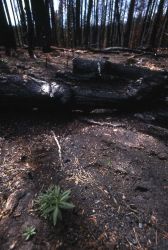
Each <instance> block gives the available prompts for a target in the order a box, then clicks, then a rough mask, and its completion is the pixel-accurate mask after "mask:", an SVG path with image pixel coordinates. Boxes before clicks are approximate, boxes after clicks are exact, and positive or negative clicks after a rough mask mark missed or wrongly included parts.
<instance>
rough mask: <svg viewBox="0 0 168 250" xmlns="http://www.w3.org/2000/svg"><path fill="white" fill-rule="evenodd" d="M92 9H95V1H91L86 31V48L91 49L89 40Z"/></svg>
mask: <svg viewBox="0 0 168 250" xmlns="http://www.w3.org/2000/svg"><path fill="white" fill-rule="evenodd" d="M92 7H93V0H89V3H88V12H87V20H86V30H85V46H86V47H90V44H89V38H90V19H91V13H92Z"/></svg>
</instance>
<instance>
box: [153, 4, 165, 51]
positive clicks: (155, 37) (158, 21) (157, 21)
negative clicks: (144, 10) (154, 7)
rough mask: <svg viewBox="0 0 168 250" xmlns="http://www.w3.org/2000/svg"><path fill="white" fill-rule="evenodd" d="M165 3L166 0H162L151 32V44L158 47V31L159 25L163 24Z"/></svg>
mask: <svg viewBox="0 0 168 250" xmlns="http://www.w3.org/2000/svg"><path fill="white" fill-rule="evenodd" d="M164 3H165V0H160V2H159V7H158V11H157V14H156V18H155V22H154V26H153V30H152V34H151V39H150V45H151V46H152V47H153V48H157V46H158V42H159V41H158V40H159V39H158V35H159V34H158V32H159V27H160V24H161V18H162V15H163V7H164Z"/></svg>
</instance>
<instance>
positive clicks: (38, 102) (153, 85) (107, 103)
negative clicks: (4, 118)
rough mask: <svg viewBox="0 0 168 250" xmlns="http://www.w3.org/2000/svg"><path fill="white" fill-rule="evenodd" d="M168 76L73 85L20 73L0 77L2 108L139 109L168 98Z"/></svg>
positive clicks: (0, 102)
mask: <svg viewBox="0 0 168 250" xmlns="http://www.w3.org/2000/svg"><path fill="white" fill-rule="evenodd" d="M167 83H168V78H167V75H164V76H163V75H161V74H158V75H157V76H156V77H155V78H153V77H144V78H141V79H138V80H136V81H128V84H127V85H124V86H122V85H121V86H120V85H119V86H118V88H115V89H114V88H113V87H112V86H110V87H109V86H108V87H107V86H106V85H105V84H104V85H101V86H100V85H97V86H92V87H90V86H89V84H85V85H82V86H80V85H70V84H66V83H59V84H58V83H56V82H51V83H49V82H46V81H42V80H40V79H35V78H33V77H30V76H29V77H28V76H27V77H26V78H25V77H22V76H18V75H4V76H3V75H1V76H0V107H1V108H2V110H4V109H9V110H18V109H22V110H26V109H34V108H37V109H41V110H48V111H50V110H59V111H60V110H64V109H65V110H93V109H95V108H96V109H97V108H112V109H113V108H117V109H122V110H128V111H131V110H139V109H146V110H148V108H149V107H153V105H158V103H159V102H160V99H164V97H166V95H167V94H166V86H167Z"/></svg>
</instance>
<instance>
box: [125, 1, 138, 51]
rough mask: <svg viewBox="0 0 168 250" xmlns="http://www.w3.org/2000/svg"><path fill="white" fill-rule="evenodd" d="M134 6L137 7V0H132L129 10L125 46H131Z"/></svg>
mask: <svg viewBox="0 0 168 250" xmlns="http://www.w3.org/2000/svg"><path fill="white" fill-rule="evenodd" d="M134 8H135V0H131V2H130V7H129V11H128V19H127V24H126V31H125V39H124V46H125V47H129V42H130V34H131V27H132V23H133V15H134Z"/></svg>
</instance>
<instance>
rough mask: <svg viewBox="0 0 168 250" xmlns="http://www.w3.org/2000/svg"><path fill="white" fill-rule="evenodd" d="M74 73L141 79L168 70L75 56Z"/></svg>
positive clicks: (78, 74)
mask: <svg viewBox="0 0 168 250" xmlns="http://www.w3.org/2000/svg"><path fill="white" fill-rule="evenodd" d="M73 73H74V75H76V76H78V77H79V76H83V77H84V76H85V77H88V78H89V79H90V78H91V77H92V78H97V79H101V78H102V79H104V78H109V79H114V78H120V79H130V80H131V79H134V80H135V79H136V80H137V79H139V78H143V77H153V78H155V77H156V76H158V75H163V77H164V75H165V74H168V72H162V71H153V70H150V69H147V68H140V67H137V66H128V65H125V64H116V63H112V62H110V61H106V60H86V59H82V58H75V59H74V60H73Z"/></svg>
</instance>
